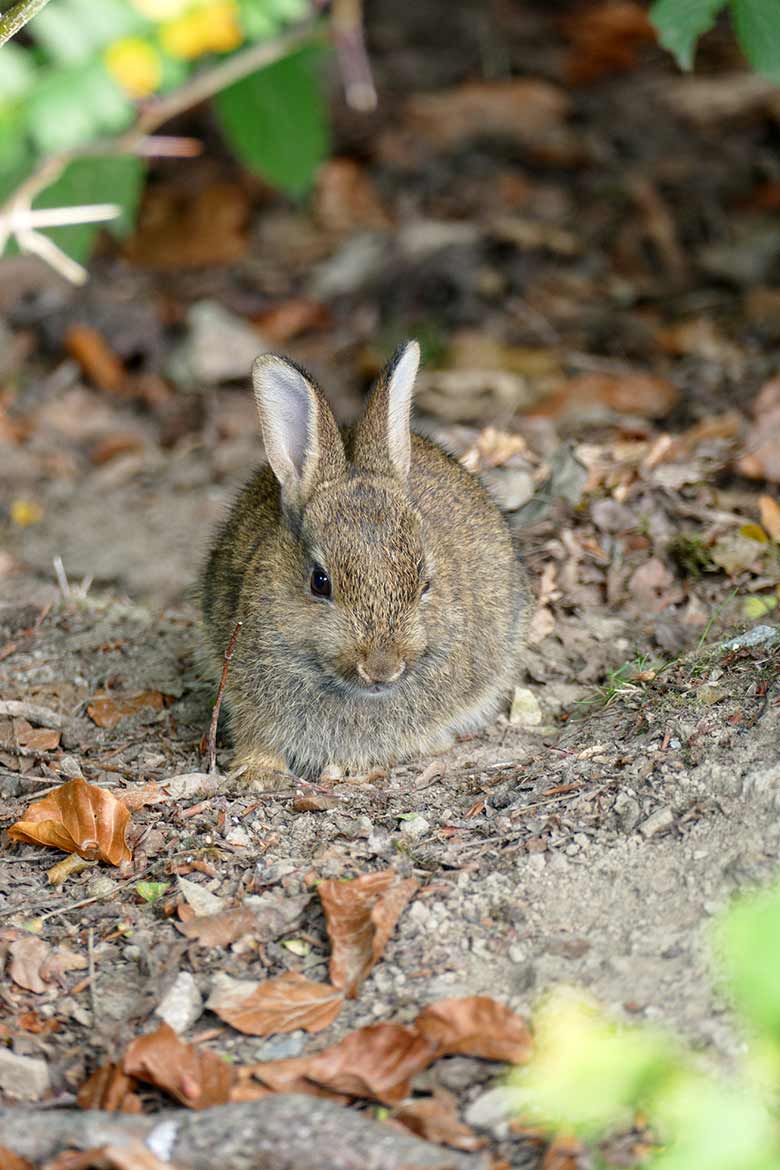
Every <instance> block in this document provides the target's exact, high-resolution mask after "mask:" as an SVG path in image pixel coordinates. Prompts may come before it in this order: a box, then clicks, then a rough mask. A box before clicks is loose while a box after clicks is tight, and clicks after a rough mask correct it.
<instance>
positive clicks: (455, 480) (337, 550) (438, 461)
mask: <svg viewBox="0 0 780 1170" xmlns="http://www.w3.org/2000/svg"><path fill="white" fill-rule="evenodd" d="M419 361H420V348H419V346H418V344H417V342H416V341H410V342H408V343H407V344H406V345H404V346H402V347H401V348H400V349H399V350H398V351H397V353H396V354H395V356H394V357H393V359H392V361H391V362H390V363H389V365H388V366H387V367H386V369H385V370H384V371H383V373H382V374H381V376H380V377H379V379H378V381H377V384H376V386H375V388H374V390H373V392H372V394H371V396H370V398H369V400H368V403H367V405H366V408H365V411H364V413H363V415H362V417H361V418H360V420H359V421H358V422H357V423H356V425H355V426H354V427H353V428H351V429H350V430H348V431H346V432H344V433H343V434H342V433H340V431H339V428H338V426H337V425H336V422H335V420H334V418H333V415H332V413H331V411H330V408H329V407H328V404H327V402H326V401H325V398H324V397H323V395H322V392H321V391H320V389H319V388H318V387H317V386H316V385H315V383H314V382H313V381H312V379H311V378H310V377H309V376H308V374H306V373H305V372H304V371H303V370H301V369H300V368H299V367H298V366H296V365H294V364H293V363H292V362H290V361H287V360H286V359H284V358H281V357H276V356H275V355H273V354H263V355H262V356H261V357H259V358H258V359H257V361H256V362H255V364H254V368H253V371H252V377H253V382H254V391H255V398H256V400H257V408H258V411H259V413H260V428H261V431H262V435H263V440H264V443H265V450H266V454H267V457H268V466H266V467H261V468H260V469H259V470H258V471H256V472H255V474H254V476H253V478H252V479H251V480H250V481H249V483H248V484H247V486H246V487H245V488H244V490H243V491H242V492H241V494H240V495H239V496H238V499H237V500H236V502H235V504H234V506H233V509H232V511H231V513H230V515H229V516H228V518H227V521H226V522H225V524H224V525H223V527H222V529H221V531H220V532H219V534H218V536H217V540H216V544H215V546H214V548H213V551H212V553H211V556H210V558H209V561H208V564H207V567H206V570H205V574H204V578H203V582H202V598H203V612H204V619H205V627H206V632H207V635H208V641H209V648H210V650H211V654H212V657H213V662H214V666H215V668H216V669H217V671H221V669H222V665H223V659H224V653H225V649H226V647H227V645H228V642H229V640H230V637H231V634H232V632H233V629H234V627H235V624H236V622H237V621H238V620H239V619H240V620H241V621H242V623H243V625H242V628H241V632H240V635H239V637H238V640H237V642H236V645H235V650H234V652H233V657H232V660H231V663H230V669H229V672H228V678H227V687H226V701H227V705H228V710H229V715H230V725H231V730H232V734H233V739H234V742H235V746H236V758H235V761H234V763H235V764H236V765H244V767H245V770H244V773H243V774H244V777H245V779H246V780H248V781H250V782H253V781H256V782H259V783H260V785H261V786H262V785H264V784H266V783H268V782H269V779H270V782H271V783H273V777H272V776H271V775H270V774H272V773H278V772H280V771H286V770H287V769H291V770H292V771H294V772H296V773H298V774H299V775H305V776H310V777H312V776H315V777H316V776H317V775H318V774H319V773H320V772H321V771H322V770H323V769H324V768H325V767H326V766H328V765H331V766H336V767H337V768H339V769H342V770H349V771H355V772H360V771H365V770H366V769H367V768H369V767H370V766H371V765H383V764H389V763H391V762H393V761H395V760H400V759H403V758H406V757H408V756H415V755H424V754H431V753H437V752H440V751H442V750H444V749H445V748H447V747H449V746H450V745H451V744H452V742H453V739H454V737H455V736H456V735H457V734H459V733H461V732H469V731H474V730H476V729H477V728H479V727H482V726H483V725H484V724H485V723H487V722H489V721H490V720H491V719H492V718H493V717H494V716H495V714H496V712H497V711H498V709H499V707H500V705H501V702H502V699H503V698H504V697H505V695H506V693H507V691H508V689H509V688H510V686H511V684H512V681H513V672H514V668H515V660H516V654H517V651H518V649H519V647H520V645H521V643H522V638H523V632H524V629H525V625H526V623H527V616H528V610H529V600H528V592H527V588H526V584H525V576H524V573H523V570H522V568H521V566H520V564H519V562H518V559H517V556H516V553H515V550H514V548H513V545H512V540H511V538H510V533H509V529H508V527H507V525H506V523H505V521H504V518H503V517H502V515H501V513H500V512H499V510H498V508H497V507H496V506H495V504H494V503H493V502H492V500H491V499H490V497H489V496H488V494H487V492H486V491H485V489H484V488H483V487H482V485H481V484H480V483H479V481H478V480H477V479H476V478H475V477H474V476H472V475H471V474H469V472H467V471H466V470H465V469H464V468H463V467H462V466H461V465H460V464H459V463H457V462H456V461H455V460H454V459H452V458H451V457H450V456H449V455H447V454H445V452H444V451H443V450H441V448H439V447H438V446H436V444H434V443H432V442H430V441H429V440H427V439H424V438H422V437H421V436H419V435H416V434H412V433H411V432H410V429H409V415H410V408H411V401H412V389H413V386H414V380H415V376H416V374H417V368H418V365H419Z"/></svg>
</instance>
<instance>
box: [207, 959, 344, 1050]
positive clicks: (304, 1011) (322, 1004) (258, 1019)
mask: <svg viewBox="0 0 780 1170" xmlns="http://www.w3.org/2000/svg"><path fill="white" fill-rule="evenodd" d="M343 1002H344V995H343V993H342V992H341V991H337V990H336V988H334V987H331V986H330V984H328V983H314V982H313V981H312V980H311V979H306V978H305V976H303V975H299V974H298V973H297V972H296V971H288V972H286V973H285V974H284V975H279V976H277V978H275V979H266V980H265V981H264V982H263V983H261V984H260V985H259V986H258V987H256V988H255V990H254V991H252V992H250V994H249V995H247V994H246V993H245V992H244V991H243V989H242V990H241V991H240V992H239V994H238V995H236V992H235V990H234V989H233V988H228V989H225V990H224V991H216V992H214V993H213V994H212V995H211V997H210V999H209V1001H208V1006H209V1008H210V1010H211V1011H213V1012H216V1014H217V1015H218V1016H219V1018H220V1019H221V1020H224V1021H225V1023H226V1024H230V1026H231V1028H235V1029H236V1030H237V1031H239V1032H244V1033H245V1034H246V1035H248V1036H271V1035H273V1034H274V1033H277V1032H295V1031H296V1030H297V1029H298V1028H302V1029H303V1030H304V1031H305V1032H321V1031H322V1030H323V1028H327V1027H329V1026H330V1025H331V1024H332V1023H333V1021H334V1020H335V1019H336V1017H337V1016H338V1014H339V1012H340V1011H341V1007H342V1004H343Z"/></svg>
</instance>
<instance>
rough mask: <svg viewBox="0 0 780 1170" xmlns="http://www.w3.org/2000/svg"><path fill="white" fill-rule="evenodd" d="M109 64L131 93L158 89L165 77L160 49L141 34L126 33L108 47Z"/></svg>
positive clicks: (143, 93)
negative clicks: (155, 47)
mask: <svg viewBox="0 0 780 1170" xmlns="http://www.w3.org/2000/svg"><path fill="white" fill-rule="evenodd" d="M105 59H106V68H107V69H108V71H109V73H110V74H111V76H112V77H113V78H114V80H115V81H118V82H119V84H120V85H121V86H122V89H123V90H124V91H125V92H126V93H129V94H130V96H131V97H134V98H142V97H147V96H148V95H149V94H150V93H154V91H155V90H156V89H157V87H158V85H159V84H160V79H161V77H162V65H161V63H160V57H159V55H158V53H157V51H156V50H155V49H154V48H153V47H152V46H151V45H150V44H148V42H147V41H142V40H141V38H140V37H125V38H124V39H123V40H121V41H116V42H115V43H114V44H113V45H109V47H108V48H107V49H106V58H105Z"/></svg>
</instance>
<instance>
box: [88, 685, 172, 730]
mask: <svg viewBox="0 0 780 1170" xmlns="http://www.w3.org/2000/svg"><path fill="white" fill-rule="evenodd" d="M144 707H151V709H152V710H153V711H162V709H163V696H162V695H161V694H160V692H159V691H142V692H141V694H139V695H130V696H128V697H127V698H124V699H113V698H109V697H108V696H107V695H104V694H97V695H95V697H94V699H93V700H92V702H91V703H90V704H89V706H88V707H87V715H89V717H90V719H91V720H92V722H93V723H96V724H97V726H98V727H106V728H111V727H116V725H117V723H120V722H121V721H122V720H123V719H127V718H128V717H129V716H130V715H137V714H138V712H139V711H141V710H142V709H143V708H144Z"/></svg>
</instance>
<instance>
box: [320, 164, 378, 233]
mask: <svg viewBox="0 0 780 1170" xmlns="http://www.w3.org/2000/svg"><path fill="white" fill-rule="evenodd" d="M314 214H315V215H316V217H317V220H318V221H319V223H320V224H322V226H323V227H324V228H326V229H327V230H328V231H332V232H344V233H351V232H354V231H355V229H356V228H357V227H363V228H369V229H371V230H380V231H381V230H382V229H383V228H387V227H389V226H390V219H389V217H388V215H387V212H386V211H385V209H384V207H383V206H382V201H381V199H380V197H379V192H378V190H377V188H376V186H375V184H374V181H373V179H372V178H371V176H370V175H369V174H368V172H367V170H366V168H365V167H363V166H361V165H360V163H358V162H355V160H354V159H351V158H332V159H329V160H328V161H327V162H325V163H323V164H322V166H321V167H320V169H319V170H318V172H317V185H316V188H315V191H314Z"/></svg>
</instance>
